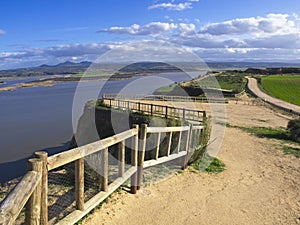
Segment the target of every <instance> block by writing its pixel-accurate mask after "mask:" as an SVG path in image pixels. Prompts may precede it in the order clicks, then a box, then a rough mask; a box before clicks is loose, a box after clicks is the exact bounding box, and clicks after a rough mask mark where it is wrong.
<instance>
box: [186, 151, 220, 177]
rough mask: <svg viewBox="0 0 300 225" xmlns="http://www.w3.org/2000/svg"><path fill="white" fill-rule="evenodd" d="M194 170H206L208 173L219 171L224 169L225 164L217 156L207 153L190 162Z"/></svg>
mask: <svg viewBox="0 0 300 225" xmlns="http://www.w3.org/2000/svg"><path fill="white" fill-rule="evenodd" d="M191 166H192V168H194V169H195V170H200V171H206V172H208V173H221V172H223V171H224V170H225V164H224V163H223V162H222V161H221V160H219V159H218V158H215V157H212V156H210V155H209V154H205V156H204V157H203V158H202V159H201V160H198V161H196V162H194V163H192V164H191Z"/></svg>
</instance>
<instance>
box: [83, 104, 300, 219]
mask: <svg viewBox="0 0 300 225" xmlns="http://www.w3.org/2000/svg"><path fill="white" fill-rule="evenodd" d="M201 107H202V108H205V107H207V106H203V105H202V106H201ZM249 118H250V119H249ZM288 119H289V118H288V117H287V116H284V115H281V114H279V113H277V112H274V111H273V110H271V109H268V108H265V107H263V106H249V105H243V104H234V103H230V104H228V105H227V121H228V122H229V123H231V124H232V125H239V126H272V127H284V126H286V124H287V122H288ZM280 146H281V142H279V141H276V140H271V139H264V138H257V137H255V136H252V135H249V134H248V133H245V132H243V131H241V130H239V129H236V128H227V129H226V133H225V137H224V141H223V144H222V147H221V149H220V151H219V154H218V157H219V158H220V159H221V160H222V161H223V162H224V163H225V164H226V170H225V171H224V172H222V173H220V174H207V173H204V172H200V173H194V172H192V171H188V170H187V171H185V172H184V173H182V174H177V175H174V176H173V177H171V178H169V179H167V180H165V181H162V182H160V183H158V184H155V185H151V186H148V187H142V189H141V191H139V193H138V194H137V195H131V194H115V195H114V196H113V198H112V199H111V200H110V202H109V203H108V204H104V205H103V206H102V208H101V209H98V210H97V211H96V212H95V213H94V214H93V215H92V216H90V217H88V218H87V219H85V220H84V221H83V224H90V225H98V224H118V225H126V224H128V225H129V224H130V225H131V224H133V225H134V224H164V225H169V224H170V225H171V224H178V225H181V224H195V225H196V224H197V225H199V224H300V192H299V189H300V159H298V158H295V157H294V156H292V155H285V154H284V153H283V152H282V151H281V150H279V148H280Z"/></svg>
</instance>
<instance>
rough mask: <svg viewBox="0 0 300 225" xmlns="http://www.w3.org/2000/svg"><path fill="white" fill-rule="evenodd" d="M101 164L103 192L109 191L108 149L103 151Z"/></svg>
mask: <svg viewBox="0 0 300 225" xmlns="http://www.w3.org/2000/svg"><path fill="white" fill-rule="evenodd" d="M101 152H102V157H101V158H102V163H101V173H102V174H101V191H105V192H107V191H108V148H105V149H103V150H102V151H101Z"/></svg>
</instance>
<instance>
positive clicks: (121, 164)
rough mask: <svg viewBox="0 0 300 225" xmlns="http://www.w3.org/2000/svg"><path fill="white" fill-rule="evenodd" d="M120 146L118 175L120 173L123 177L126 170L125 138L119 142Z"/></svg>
mask: <svg viewBox="0 0 300 225" xmlns="http://www.w3.org/2000/svg"><path fill="white" fill-rule="evenodd" d="M118 147H119V153H118V163H119V172H118V175H119V177H123V176H124V171H125V140H124V141H121V142H120V143H119V144H118Z"/></svg>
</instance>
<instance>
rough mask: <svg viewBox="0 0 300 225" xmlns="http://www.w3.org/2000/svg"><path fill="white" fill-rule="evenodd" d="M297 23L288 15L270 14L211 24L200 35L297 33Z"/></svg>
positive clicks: (203, 28)
mask: <svg viewBox="0 0 300 225" xmlns="http://www.w3.org/2000/svg"><path fill="white" fill-rule="evenodd" d="M296 31H297V27H296V26H295V22H294V21H293V20H291V17H290V16H289V15H288V14H268V15H267V16H266V17H249V18H238V19H234V20H228V21H224V22H220V23H210V24H208V25H206V26H204V27H202V28H201V30H200V33H208V34H211V35H243V34H249V33H251V34H253V35H263V34H265V35H266V34H275V33H276V34H286V33H291V32H296Z"/></svg>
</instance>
